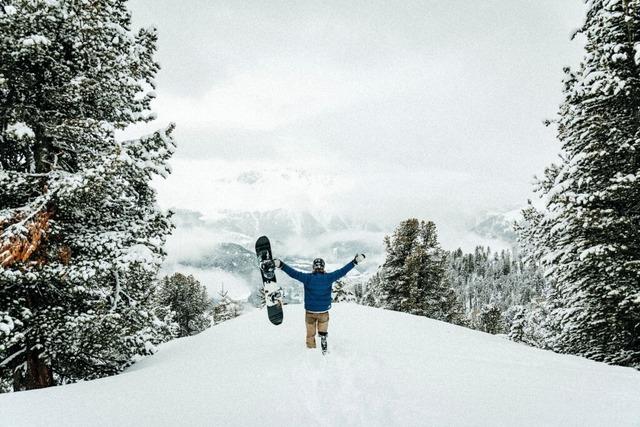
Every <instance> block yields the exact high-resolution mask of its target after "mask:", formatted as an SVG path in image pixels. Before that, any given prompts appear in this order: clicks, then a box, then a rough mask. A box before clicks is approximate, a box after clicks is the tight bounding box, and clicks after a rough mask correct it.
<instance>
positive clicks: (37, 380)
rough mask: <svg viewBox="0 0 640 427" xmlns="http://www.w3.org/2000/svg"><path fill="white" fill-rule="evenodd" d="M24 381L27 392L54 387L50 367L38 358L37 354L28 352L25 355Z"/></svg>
mask: <svg viewBox="0 0 640 427" xmlns="http://www.w3.org/2000/svg"><path fill="white" fill-rule="evenodd" d="M24 380H25V386H26V389H27V390H32V389H35V388H44V387H51V386H52V385H54V383H53V371H52V370H51V367H50V366H48V365H47V363H46V362H45V361H44V360H42V359H41V358H40V357H38V353H37V352H35V351H29V353H28V355H27V373H26V378H25V379H24Z"/></svg>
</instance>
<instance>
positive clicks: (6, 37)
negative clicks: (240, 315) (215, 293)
mask: <svg viewBox="0 0 640 427" xmlns="http://www.w3.org/2000/svg"><path fill="white" fill-rule="evenodd" d="M156 40H157V36H156V33H155V30H153V29H143V30H140V31H138V32H136V33H134V32H133V31H132V30H131V19H130V13H129V12H128V10H127V9H126V6H125V1H123V0H93V1H91V2H87V1H71V0H54V1H50V0H47V1H44V0H42V1H40V0H6V1H2V2H1V3H0V264H1V270H0V273H1V274H0V310H1V311H2V312H3V314H2V317H3V320H2V323H0V324H3V323H4V324H7V325H10V326H9V327H3V328H0V367H1V369H2V371H1V373H0V374H1V375H2V376H3V378H4V379H7V378H12V379H13V383H14V388H15V389H24V388H38V387H46V386H50V385H53V384H54V383H60V382H69V381H75V380H78V379H88V378H95V377H101V376H105V375H110V374H114V373H117V372H119V371H121V370H122V369H123V368H124V367H126V366H127V365H129V364H131V363H132V361H133V360H134V358H135V357H137V356H138V355H142V354H149V353H150V352H152V351H153V348H154V345H155V344H157V343H159V342H161V341H163V340H165V339H167V338H168V337H169V336H170V335H171V332H170V328H168V327H167V325H165V324H163V323H162V322H160V321H158V319H156V318H155V317H154V316H153V306H152V301H153V295H154V292H155V286H156V274H157V270H158V267H159V265H160V263H161V261H162V258H163V256H164V251H163V244H164V241H165V238H166V236H167V235H168V233H170V231H171V223H170V221H169V218H168V215H166V214H164V213H162V212H161V211H160V210H159V209H158V208H157V206H156V195H155V191H154V190H153V189H152V188H151V187H150V186H149V182H150V180H151V178H152V177H153V176H154V175H158V174H159V175H162V176H166V175H167V174H168V173H169V168H168V166H167V164H166V162H167V160H168V159H169V157H170V156H171V154H172V153H173V151H174V143H173V141H172V139H171V136H170V135H171V131H172V129H173V126H170V127H169V128H168V129H166V130H164V131H159V132H156V133H154V134H152V135H149V136H147V137H144V138H141V139H137V140H131V141H124V142H122V141H118V140H116V138H115V135H114V134H115V132H116V131H117V130H119V129H124V128H125V127H127V126H128V125H130V124H133V123H138V122H145V121H149V120H151V119H152V118H153V117H154V115H153V113H152V112H151V111H150V102H151V100H152V99H153V98H154V96H155V95H154V92H153V88H154V85H155V83H154V81H153V78H154V75H155V74H156V72H157V71H158V68H159V67H158V64H157V63H156V62H155V61H154V60H153V54H154V52H155V50H156Z"/></svg>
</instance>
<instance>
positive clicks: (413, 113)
mask: <svg viewBox="0 0 640 427" xmlns="http://www.w3.org/2000/svg"><path fill="white" fill-rule="evenodd" d="M130 7H131V9H132V12H133V17H134V25H136V26H149V25H155V26H156V27H157V28H158V30H159V37H160V41H159V52H158V56H157V57H158V59H159V61H160V63H161V65H162V71H161V72H160V74H159V76H158V78H157V82H158V91H157V92H158V99H157V101H155V109H156V110H157V112H158V115H159V120H158V121H159V123H160V124H162V123H166V122H169V121H175V122H176V123H177V125H178V128H177V132H176V136H177V140H178V146H179V148H178V152H177V154H176V158H175V160H174V161H173V165H174V169H175V172H174V174H173V175H172V176H171V177H170V178H169V180H168V181H166V182H164V183H162V184H160V185H159V187H158V188H159V193H160V201H161V203H162V204H163V205H166V206H167V207H168V206H178V205H179V207H184V208H191V209H199V210H201V211H204V212H205V213H207V212H212V211H215V210H217V209H224V208H227V207H229V208H242V207H243V204H245V205H246V208H247V209H251V205H252V203H253V202H254V201H253V200H250V199H249V197H248V196H247V198H243V195H242V194H241V193H238V192H237V191H236V192H235V193H234V197H231V196H229V200H228V201H225V200H222V199H221V198H220V197H217V196H216V194H219V193H220V191H221V188H220V185H222V184H220V183H221V182H225V181H224V179H222V178H223V177H222V176H221V174H226V175H229V174H231V175H233V174H235V173H236V172H237V174H240V173H241V172H243V170H245V169H261V168H265V167H271V168H276V169H283V170H284V169H285V168H286V169H292V168H293V169H301V170H305V171H307V172H308V173H309V174H310V176H311V177H312V178H310V179H309V181H308V182H310V185H309V186H308V187H310V188H307V187H305V186H304V185H291V186H290V187H289V186H287V185H286V182H284V183H283V182H279V183H278V188H272V187H270V186H269V185H268V184H267V185H266V186H265V188H264V190H265V191H266V193H265V194H269V191H272V192H273V193H276V192H277V193H278V194H279V196H278V197H279V198H276V199H275V200H276V202H275V203H276V204H277V203H285V200H289V201H295V202H296V203H307V202H308V200H306V199H303V198H300V192H306V191H309V192H312V193H314V194H315V195H316V198H315V199H314V200H315V201H314V203H315V204H314V205H311V206H309V207H311V208H318V209H323V208H325V207H326V208H331V209H332V210H337V211H344V212H351V213H353V214H354V215H365V214H369V215H372V216H373V219H375V220H379V221H387V222H390V223H393V222H396V221H398V220H400V219H402V218H405V217H407V216H418V217H423V218H433V219H436V220H440V221H445V220H451V219H452V218H454V217H455V218H456V219H457V220H459V221H463V220H468V219H469V218H470V217H473V216H474V215H476V214H477V213H478V212H480V211H482V210H487V209H488V210H492V209H496V210H500V209H509V208H512V207H514V206H517V205H522V204H524V203H525V202H526V199H527V197H529V196H530V194H529V193H530V191H531V181H532V177H533V175H534V174H539V173H540V172H541V171H542V169H543V168H544V166H545V165H546V164H547V163H549V162H550V161H551V160H553V158H554V156H555V154H556V153H557V152H558V144H557V142H555V139H554V136H555V134H554V131H553V129H548V128H545V127H544V126H543V124H542V121H543V120H544V119H546V118H553V117H554V115H555V113H556V111H557V107H558V104H559V103H560V101H561V100H562V93H561V90H562V76H563V73H562V68H563V66H565V65H574V64H576V63H577V61H578V60H579V58H580V55H581V45H580V42H578V41H573V42H572V41H571V40H570V35H571V33H572V31H573V30H574V29H575V28H577V27H579V26H580V24H581V22H582V20H583V14H584V5H583V3H582V2H581V1H579V0H535V1H531V0H446V1H443V0H439V1H431V0H425V1H406V0H403V1H396V2H391V1H371V0H368V1H267V2H265V1H212V0H188V1H181V2H179V1H175V0H132V1H131V3H130ZM266 160H268V163H265V161H266ZM222 166H224V167H222ZM313 177H315V178H313ZM328 177H332V179H331V180H330V182H329V181H327V187H330V188H324V186H323V183H324V182H325V180H327V179H328ZM216 183H217V184H216ZM254 190H255V189H254ZM231 199H233V200H231ZM318 199H320V200H318ZM256 203H257V202H256ZM294 204H295V203H294ZM273 207H278V206H273Z"/></svg>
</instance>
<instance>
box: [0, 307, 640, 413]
mask: <svg viewBox="0 0 640 427" xmlns="http://www.w3.org/2000/svg"><path fill="white" fill-rule="evenodd" d="M303 313H304V312H303V309H302V307H301V306H287V307H285V322H284V323H283V324H282V325H280V326H272V325H271V324H269V322H268V320H267V316H266V313H264V312H263V311H255V312H252V313H249V314H246V315H244V316H241V317H239V318H237V319H234V320H231V321H228V322H226V323H223V324H221V325H219V326H215V327H213V328H211V329H209V330H207V331H205V332H203V333H201V334H200V335H197V336H195V337H189V338H183V339H179V340H175V341H173V342H170V343H168V344H166V345H164V346H162V347H161V348H160V351H159V353H157V354H156V355H154V356H151V357H148V358H146V359H144V360H142V361H141V362H139V363H138V364H137V365H135V366H134V367H132V368H131V369H129V370H128V371H127V372H126V373H124V374H122V375H119V376H116V377H111V378H105V379H102V380H97V381H91V382H86V383H80V384H74V385H70V386H63V387H57V388H52V389H46V390H40V391H29V392H22V393H13V394H6V395H0V424H2V425H8V426H45V425H46V426H89V425H91V426H178V425H179V426H212V425H220V426H221V425H225V426H228V425H260V426H266V425H277V426H282V425H385V426H386V425H492V426H507V425H518V426H524V425H530V426H540V425H545V426H551V425H558V426H560V425H562V426H568V425H572V426H573V425H575V426H578V425H579V426H637V425H638V423H639V422H640V421H639V420H640V372H637V371H634V370H632V369H630V368H620V367H612V366H607V365H604V364H600V363H595V362H591V361H588V360H585V359H581V358H577V357H572V356H562V355H557V354H554V353H551V352H546V351H541V350H536V349H533V348H530V347H527V346H524V345H520V344H515V343H513V342H509V341H507V340H505V339H503V338H500V337H495V336H491V335H487V334H484V333H481V332H476V331H471V330H468V329H464V328H460V327H456V326H452V325H449V324H445V323H441V322H437V321H433V320H430V319H426V318H423V317H416V316H410V315H406V314H401V313H396V312H391V311H385V310H379V309H373V308H368V307H361V306H357V305H351V304H336V305H335V306H334V309H333V310H332V311H331V323H330V345H331V354H329V355H328V356H326V357H323V356H322V355H321V354H320V352H319V350H307V349H306V348H305V347H304V323H303V316H304V314H303Z"/></svg>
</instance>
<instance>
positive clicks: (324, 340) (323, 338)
mask: <svg viewBox="0 0 640 427" xmlns="http://www.w3.org/2000/svg"><path fill="white" fill-rule="evenodd" d="M318 335H320V347H321V348H322V354H327V351H328V350H327V335H328V333H327V332H318Z"/></svg>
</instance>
